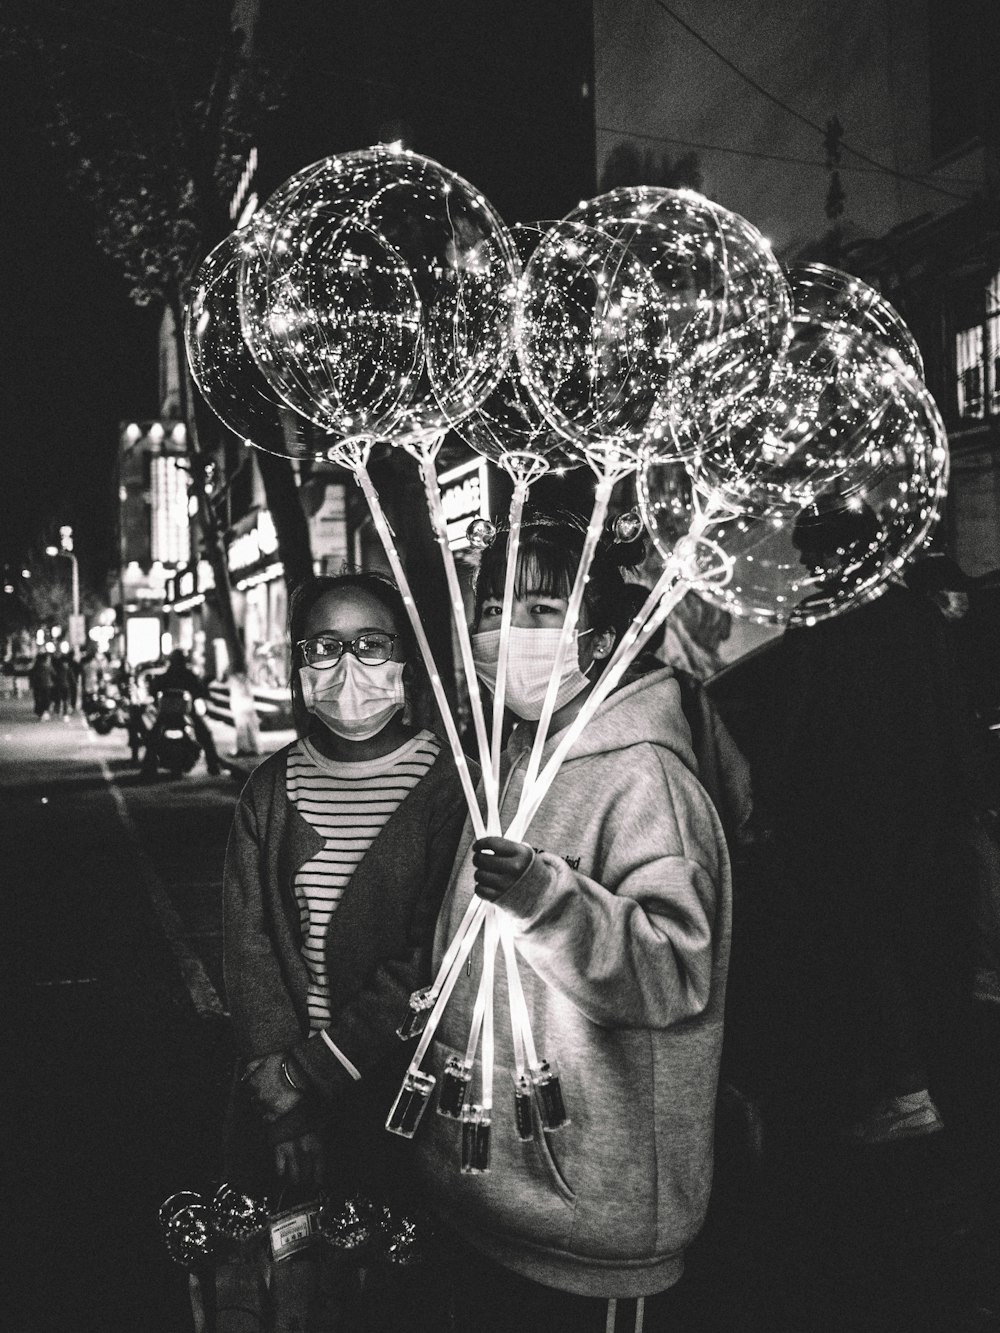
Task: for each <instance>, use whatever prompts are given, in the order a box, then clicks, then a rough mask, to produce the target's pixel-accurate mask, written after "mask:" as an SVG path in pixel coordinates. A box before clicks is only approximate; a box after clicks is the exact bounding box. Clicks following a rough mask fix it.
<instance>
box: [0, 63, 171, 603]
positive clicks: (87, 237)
mask: <svg viewBox="0 0 1000 1333" xmlns="http://www.w3.org/2000/svg"><path fill="white" fill-rule="evenodd" d="M8 70H9V66H8V67H7V68H5V73H7V72H8ZM0 125H2V130H0V135H2V138H0V144H2V148H0V156H2V160H3V164H4V170H3V178H4V194H5V198H4V203H3V208H2V210H0V217H2V228H3V232H2V249H0V254H2V274H3V279H2V282H3V296H4V310H5V316H6V318H5V319H4V321H3V345H2V358H3V359H2V364H3V368H4V373H3V375H2V377H0V431H2V435H0V448H2V451H3V454H2V457H3V472H2V488H0V559H2V560H3V561H4V562H10V563H11V564H20V563H21V562H23V560H24V559H25V558H26V557H27V556H28V553H29V549H30V548H32V547H34V548H36V549H37V550H38V551H40V550H41V549H42V548H44V545H45V544H46V542H48V541H51V540H53V539H54V538H55V536H56V534H57V532H58V528H59V525H60V524H63V523H71V524H73V526H74V528H75V530H76V534H77V536H76V546H77V551H78V554H79V557H80V562H81V574H82V577H83V578H84V579H85V580H91V581H92V580H93V579H95V578H99V576H100V573H101V571H102V569H103V568H104V567H106V565H107V564H108V563H109V562H110V561H111V559H112V546H113V537H114V530H113V524H114V513H115V498H114V483H113V463H114V458H115V453H116V448H117V438H118V423H119V421H120V420H122V419H124V418H128V417H131V416H150V415H152V414H153V413H154V412H155V410H156V350H155V327H156V321H155V317H154V316H153V314H152V312H151V311H149V310H146V311H139V310H137V309H136V308H135V307H133V306H132V305H131V304H130V302H129V300H128V293H127V289H126V287H125V285H124V283H123V282H122V280H121V279H120V278H119V276H118V275H117V273H116V272H115V270H114V268H113V267H112V266H111V264H110V263H109V261H107V260H106V259H104V258H103V256H102V255H101V254H100V252H99V251H98V248H97V245H96V242H95V240H94V228H93V219H92V217H91V216H90V215H89V213H88V211H87V208H86V206H85V205H84V204H82V203H81V201H79V200H78V199H77V198H76V197H75V196H74V195H73V194H72V193H71V192H70V190H69V188H68V186H67V183H66V180H65V176H64V174H63V173H62V170H61V166H60V164H59V162H58V161H57V160H56V158H55V156H54V154H53V153H52V152H51V150H50V149H49V148H48V146H47V143H46V141H45V138H44V136H43V134H42V132H41V129H40V127H39V125H38V124H37V119H36V116H35V114H34V106H33V103H32V99H31V97H30V96H29V95H27V92H26V90H25V88H24V87H23V86H22V80H21V79H19V78H18V77H17V72H16V71H15V72H14V76H13V77H11V78H10V79H9V80H8V79H6V78H5V79H4V81H3V91H2V92H0Z"/></svg>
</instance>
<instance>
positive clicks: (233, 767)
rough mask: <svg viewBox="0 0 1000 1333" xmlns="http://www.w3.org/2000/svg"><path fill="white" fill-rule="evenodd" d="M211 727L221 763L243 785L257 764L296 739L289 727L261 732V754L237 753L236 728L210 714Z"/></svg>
mask: <svg viewBox="0 0 1000 1333" xmlns="http://www.w3.org/2000/svg"><path fill="white" fill-rule="evenodd" d="M206 721H207V722H208V726H209V729H210V730H211V732H212V735H213V736H214V737H215V748H216V749H217V750H218V752H219V763H220V764H221V765H222V767H223V768H226V769H228V770H229V772H230V773H231V774H232V776H233V778H234V780H235V781H236V782H238V783H239V784H240V786H241V787H242V785H243V783H244V782H246V780H247V778H248V777H249V776H250V774H251V773H252V772H253V771H254V769H255V768H256V767H257V765H258V764H259V763H260V762H261V761H262V760H264V759H266V758H267V756H268V755H269V754H273V753H274V752H275V750H280V749H281V747H282V746H283V745H289V744H290V743H291V742H292V741H293V740H294V739H295V731H294V729H293V728H291V727H289V728H288V729H287V730H281V731H263V730H261V731H260V732H259V736H258V739H259V743H260V754H237V753H236V728H235V727H231V726H230V725H229V724H228V723H227V722H221V721H219V719H218V718H215V717H211V716H209V717H208V718H207V719H206Z"/></svg>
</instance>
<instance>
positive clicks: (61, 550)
mask: <svg viewBox="0 0 1000 1333" xmlns="http://www.w3.org/2000/svg"><path fill="white" fill-rule="evenodd" d="M59 540H60V542H61V545H60V546H46V548H45V554H46V555H64V556H65V557H66V559H67V560H69V561H70V562H71V563H72V566H73V621H72V624H73V629H72V631H71V633H70V642H71V643H72V644H73V647H74V648H79V647H80V646H81V645H82V642H83V636H82V635H81V633H80V628H81V626H80V563H79V561H78V560H77V558H76V553H75V551H74V550H73V529H72V528H70V527H64V528H60V529H59ZM78 638H79V639H80V643H76V642H75V640H76V639H78Z"/></svg>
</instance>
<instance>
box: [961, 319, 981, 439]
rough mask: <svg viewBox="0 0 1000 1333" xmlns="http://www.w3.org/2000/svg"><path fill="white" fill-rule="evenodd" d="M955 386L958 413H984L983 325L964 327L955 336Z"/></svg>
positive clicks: (973, 414) (976, 414)
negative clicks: (970, 327)
mask: <svg viewBox="0 0 1000 1333" xmlns="http://www.w3.org/2000/svg"><path fill="white" fill-rule="evenodd" d="M955 372H956V384H955V388H956V390H957V393H958V415H959V416H960V417H981V416H982V415H983V326H982V325H981V324H980V325H978V326H977V327H976V328H972V329H963V330H962V331H961V333H958V334H956V336H955Z"/></svg>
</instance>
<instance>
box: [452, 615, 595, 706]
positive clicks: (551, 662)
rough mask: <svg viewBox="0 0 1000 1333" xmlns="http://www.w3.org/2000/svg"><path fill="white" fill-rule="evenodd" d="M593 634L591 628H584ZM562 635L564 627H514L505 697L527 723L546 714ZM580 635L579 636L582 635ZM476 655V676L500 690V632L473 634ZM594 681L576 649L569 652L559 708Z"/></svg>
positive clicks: (585, 632)
mask: <svg viewBox="0 0 1000 1333" xmlns="http://www.w3.org/2000/svg"><path fill="white" fill-rule="evenodd" d="M581 633H582V634H589V633H590V630H587V629H585V630H582V631H581ZM561 637H562V630H561V629H515V628H514V627H513V626H512V627H511V630H510V647H509V648H508V650H507V693H506V695H505V696H504V698H505V702H506V706H507V707H508V708H509V709H510V710H511V712H512V713H516V714H517V716H518V717H521V718H524V719H525V721H527V722H537V720H538V719H539V718H540V717H541V715H542V704H543V703H544V702H545V693H546V691H547V690H548V688H549V681H550V680H551V679H552V670H553V667H554V666H555V661H556V650H557V649H558V647H559V640H560V638H561ZM579 637H580V635H577V638H579ZM472 656H473V660H474V661H475V664H476V675H477V676H478V677H479V679H480V680H481V681H482V682H483V684H484V685H487V686H488V687H489V688H490V690H492V691H493V692H494V693H495V692H496V683H497V660H498V658H499V656H500V631H499V630H498V629H490V630H486V631H484V632H483V633H481V634H473V636H472ZM589 684H590V681H589V680H588V679H587V677H586V676H585V675H584V674H583V672H582V671H581V670H580V665H579V662H578V660H577V654H576V651H575V646H574V648H571V649H570V651H569V652H568V653H567V654H566V661H565V662H564V663H563V670H562V680H561V681H560V684H559V692H558V693H557V694H556V703H555V706H556V708H557V709H558V708H562V706H563V704H568V703H569V701H570V700H571V699H575V698H576V696H577V695H578V694H579V693H580V691H581V690H585V689H586V688H587V686H588V685H589Z"/></svg>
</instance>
